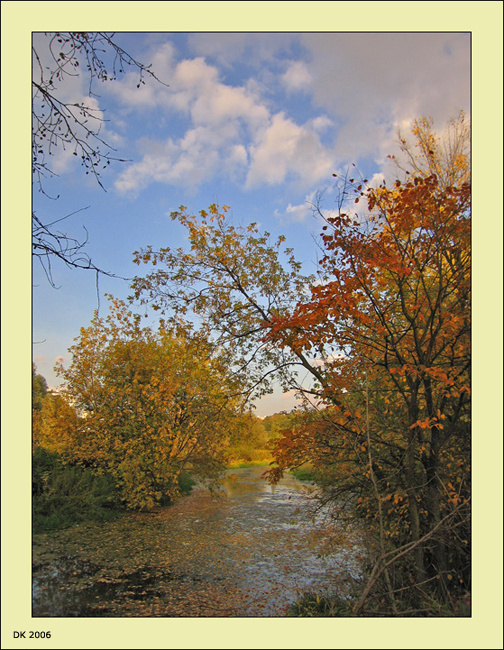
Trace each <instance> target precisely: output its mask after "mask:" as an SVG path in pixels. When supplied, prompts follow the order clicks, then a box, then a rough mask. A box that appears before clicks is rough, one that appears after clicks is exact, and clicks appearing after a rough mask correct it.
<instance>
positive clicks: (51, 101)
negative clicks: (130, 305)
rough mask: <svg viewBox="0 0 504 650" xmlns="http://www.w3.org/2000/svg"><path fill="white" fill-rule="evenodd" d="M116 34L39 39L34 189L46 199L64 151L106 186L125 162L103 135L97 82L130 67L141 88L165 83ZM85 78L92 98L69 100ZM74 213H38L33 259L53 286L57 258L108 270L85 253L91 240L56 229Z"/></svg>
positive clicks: (34, 45)
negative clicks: (110, 173) (108, 174)
mask: <svg viewBox="0 0 504 650" xmlns="http://www.w3.org/2000/svg"><path fill="white" fill-rule="evenodd" d="M114 36H115V35H114V34H113V33H107V32H55V33H45V34H34V36H33V42H32V53H33V74H32V95H33V96H32V172H33V181H34V185H35V186H36V187H37V189H38V191H39V192H41V193H42V194H44V195H45V196H48V195H47V192H46V189H45V181H46V180H47V178H52V177H55V176H57V174H56V173H55V172H54V170H53V168H52V166H51V159H52V158H53V157H54V155H55V154H56V153H58V152H60V153H61V152H62V151H67V150H69V151H71V152H72V154H73V155H74V156H75V157H76V158H77V159H78V160H79V161H80V163H81V165H82V166H83V167H84V169H85V174H90V175H92V176H93V177H94V179H95V180H96V182H97V183H98V184H99V186H100V187H102V188H103V184H102V181H101V174H102V171H103V170H104V169H105V168H106V167H107V166H108V165H109V164H110V163H111V162H113V161H122V160H123V159H122V158H120V157H119V156H118V155H117V153H116V151H115V149H114V148H113V147H112V146H111V144H110V143H109V142H107V141H106V140H105V139H104V137H103V136H102V134H101V130H102V127H103V124H104V118H103V114H102V112H101V110H100V109H99V108H98V104H97V102H96V97H97V95H96V94H95V85H96V82H107V81H113V80H115V79H117V78H118V76H119V75H121V74H123V73H124V72H125V70H126V69H127V68H132V69H135V70H137V71H138V75H139V76H138V87H139V86H140V85H141V84H144V83H145V78H146V77H150V78H153V79H156V80H157V81H159V80H158V79H157V77H156V76H155V74H154V73H153V72H152V70H150V66H146V65H144V64H143V63H141V62H139V61H137V60H135V59H134V58H133V57H132V56H131V55H130V54H128V53H127V52H126V51H125V50H124V49H122V48H121V47H120V46H119V45H118V44H117V43H116V42H115V40H114ZM81 75H82V76H83V77H85V78H86V80H87V82H88V90H87V93H88V95H87V97H86V98H82V99H80V98H79V97H76V98H74V99H72V100H69V99H68V98H67V94H66V92H65V84H68V81H69V80H71V79H72V78H73V79H75V78H77V77H80V76H81ZM103 189H104V188H103ZM51 198H57V197H51ZM79 211H80V210H78V212H79ZM73 214H75V212H74V213H72V215H73ZM72 215H67V216H65V217H63V218H58V219H53V220H52V221H50V222H47V221H42V220H41V219H40V218H39V217H38V216H37V215H36V213H35V212H33V213H32V231H33V232H32V250H33V256H34V257H36V258H37V259H38V260H39V261H40V263H41V264H42V266H43V268H44V271H45V273H46V276H47V278H48V280H49V282H50V283H51V284H53V278H52V267H51V263H52V261H53V260H54V259H59V260H61V261H63V262H64V263H65V264H66V265H67V266H69V267H73V268H82V269H91V270H93V271H95V272H97V273H98V272H101V273H103V272H104V271H103V270H101V269H99V268H98V267H97V266H95V264H94V263H93V262H92V260H91V258H90V257H89V256H88V255H87V253H86V252H85V250H84V248H85V244H86V239H84V241H78V240H76V239H74V238H72V237H69V236H68V235H67V234H66V233H65V232H62V231H60V230H59V227H60V226H57V225H56V224H60V223H61V222H62V221H63V220H64V219H67V218H69V217H70V216H72ZM86 238H87V233H86ZM107 274H108V275H112V274H110V273H107Z"/></svg>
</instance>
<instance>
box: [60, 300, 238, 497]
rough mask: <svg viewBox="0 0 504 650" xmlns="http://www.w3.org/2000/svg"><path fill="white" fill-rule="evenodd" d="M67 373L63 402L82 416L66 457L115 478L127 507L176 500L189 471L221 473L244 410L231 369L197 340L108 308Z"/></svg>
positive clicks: (119, 306) (118, 307) (85, 332)
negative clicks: (236, 416) (237, 419)
mask: <svg viewBox="0 0 504 650" xmlns="http://www.w3.org/2000/svg"><path fill="white" fill-rule="evenodd" d="M70 352H71V354H72V363H71V365H70V366H69V368H68V369H66V370H65V369H64V368H63V367H62V366H61V364H60V365H58V366H57V372H58V373H59V374H60V375H61V376H62V377H63V378H64V380H65V382H66V386H67V394H68V395H69V396H70V397H71V398H72V399H73V400H74V402H75V405H76V408H77V409H79V410H81V411H82V412H83V417H82V418H81V419H80V421H79V424H78V426H77V427H76V429H75V432H74V436H73V439H72V441H71V445H69V446H68V448H67V450H66V454H67V457H68V458H70V459H71V460H73V461H74V462H75V461H77V462H80V463H81V464H84V465H87V466H91V467H94V468H96V469H97V470H98V471H102V472H105V473H107V474H110V475H112V476H114V477H115V479H116V481H117V483H118V485H119V487H120V489H121V493H122V498H123V501H124V503H125V504H126V505H127V506H128V507H132V508H149V507H152V506H153V505H155V504H156V503H159V502H160V501H161V500H162V499H163V498H166V497H173V496H175V495H176V494H178V484H177V479H178V476H179V475H180V473H181V472H182V471H183V470H186V469H190V470H191V471H192V472H195V473H197V474H199V475H201V476H202V477H206V478H209V479H212V478H215V477H216V476H217V475H218V473H219V472H220V471H221V469H222V467H223V464H224V460H225V455H226V448H227V440H228V437H229V435H230V430H231V428H232V425H233V417H234V414H235V412H236V411H237V410H239V407H240V404H239V402H238V401H237V400H236V399H233V398H231V397H229V394H230V393H233V392H236V386H235V385H234V384H233V383H232V382H230V381H229V379H228V378H227V376H226V364H225V359H223V358H222V356H220V355H219V354H212V353H211V350H210V347H209V346H208V344H207V343H206V342H205V341H204V340H203V339H202V338H201V337H198V336H188V335H186V336H183V335H182V333H181V332H179V333H178V334H177V335H175V334H174V333H172V332H171V331H169V330H168V329H166V328H165V327H164V324H163V323H161V324H160V326H159V329H158V330H157V331H152V330H151V329H150V328H148V327H141V325H140V319H139V317H136V316H134V315H133V314H132V313H131V312H129V311H128V310H127V309H126V307H125V305H124V304H123V303H121V302H120V301H117V300H112V305H111V313H110V315H109V316H108V317H107V318H106V319H104V318H100V317H99V316H98V315H97V314H96V315H95V318H94V319H93V321H92V323H91V325H90V326H89V327H87V328H82V329H81V333H80V336H79V337H78V338H77V340H76V343H75V345H74V346H72V347H71V348H70Z"/></svg>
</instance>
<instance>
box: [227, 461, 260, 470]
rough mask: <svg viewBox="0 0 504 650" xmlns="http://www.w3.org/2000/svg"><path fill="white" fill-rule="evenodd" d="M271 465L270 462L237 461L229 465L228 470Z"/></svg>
mask: <svg viewBox="0 0 504 650" xmlns="http://www.w3.org/2000/svg"><path fill="white" fill-rule="evenodd" d="M269 464H270V461H269V460H249V461H242V460H235V461H232V462H231V463H229V465H228V469H245V468H247V467H267V466H268V465H269Z"/></svg>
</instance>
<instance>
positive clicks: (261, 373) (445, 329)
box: [132, 114, 471, 613]
mask: <svg viewBox="0 0 504 650" xmlns="http://www.w3.org/2000/svg"><path fill="white" fill-rule="evenodd" d="M446 134H447V135H446V136H444V137H441V136H438V135H437V134H436V133H435V131H434V128H433V125H432V123H431V122H430V121H429V120H427V121H425V120H418V121H416V122H415V123H414V126H413V130H412V136H413V140H412V142H410V141H408V140H406V139H405V138H401V141H400V146H401V148H402V155H401V156H400V157H398V158H397V159H395V162H396V165H397V167H396V178H395V179H394V180H392V182H390V181H389V182H388V183H387V182H385V181H384V182H383V183H382V184H381V185H380V186H378V187H376V186H370V184H369V183H368V181H367V180H366V179H364V178H361V179H357V178H349V177H348V176H347V177H345V178H344V179H342V185H339V186H338V187H339V190H340V196H339V200H338V203H337V209H336V211H333V212H332V213H327V212H326V211H324V210H323V209H322V207H321V206H320V205H318V206H317V209H318V212H319V215H320V216H321V217H322V218H323V219H324V220H325V225H324V228H323V234H322V238H321V247H322V251H323V257H322V259H321V260H320V273H319V276H318V282H314V278H307V277H303V276H302V275H301V273H300V266H299V264H298V263H297V262H296V260H295V259H294V257H293V255H292V251H290V252H289V253H288V255H287V258H282V256H281V245H282V244H283V241H282V240H283V238H281V240H279V241H278V242H277V243H276V245H271V244H269V243H268V238H267V237H266V235H264V236H261V235H259V233H258V231H257V227H256V226H255V225H253V224H252V225H251V226H250V227H249V229H248V230H246V229H238V228H235V227H234V226H233V225H232V224H230V223H229V222H227V220H226V214H225V212H226V209H222V210H221V209H219V208H218V206H211V208H210V209H209V211H208V213H207V212H205V211H203V212H201V213H200V215H199V216H193V215H189V214H188V212H187V210H186V209H185V208H181V209H180V210H179V211H178V212H176V213H174V214H173V215H172V216H173V218H174V219H178V220H179V221H180V222H181V223H182V225H184V226H185V227H186V228H187V231H188V239H189V244H190V249H189V250H182V249H181V250H178V251H171V250H170V249H169V248H166V249H160V250H157V251H155V250H153V249H152V248H147V249H145V250H143V251H139V252H137V253H136V257H135V261H136V262H137V263H138V264H140V263H147V264H152V265H153V267H154V268H153V269H152V271H151V272H150V273H148V274H147V275H146V276H144V277H138V278H136V279H135V281H134V283H133V296H132V298H134V299H138V300H140V302H141V303H143V304H150V305H152V306H153V308H154V309H161V310H163V311H165V312H167V313H169V314H170V315H171V318H172V319H173V321H174V322H177V320H180V319H182V320H183V319H186V318H188V317H189V315H190V314H192V315H193V316H194V315H195V316H196V317H197V318H198V319H199V320H198V322H199V323H201V327H202V329H203V330H204V331H205V332H206V333H207V334H208V335H209V336H210V335H211V336H212V337H213V341H214V342H215V345H216V346H220V347H221V348H222V349H224V350H226V353H227V355H228V358H229V362H230V367H231V368H232V369H233V371H234V372H235V373H236V376H240V375H241V374H242V375H243V373H245V374H246V375H248V379H249V386H251V394H253V392H252V387H255V386H262V385H263V381H264V380H265V379H266V380H267V379H268V378H270V377H271V376H272V373H274V372H279V373H280V376H281V378H282V380H283V381H284V386H285V387H292V386H297V387H298V388H299V389H301V390H304V391H305V392H306V393H307V394H310V395H311V396H314V397H317V398H318V400H319V409H320V412H319V413H318V414H313V413H312V414H310V415H309V417H308V418H307V419H305V421H304V422H303V421H301V423H300V424H299V425H298V424H296V423H295V425H294V426H293V427H291V428H290V431H286V432H285V434H284V436H283V438H281V439H280V440H278V442H277V447H276V452H275V453H276V460H277V465H276V467H273V468H272V470H271V472H270V479H271V480H273V481H275V480H277V479H278V478H280V476H281V475H282V472H283V471H284V470H285V469H288V468H289V467H293V466H297V465H300V464H301V463H303V462H305V461H306V460H311V461H312V462H313V463H314V465H315V466H317V467H318V468H320V469H322V470H323V473H324V480H325V486H324V487H325V491H324V495H325V497H328V498H329V499H331V498H333V500H334V499H337V500H338V499H341V498H342V497H343V496H345V498H346V499H347V504H348V508H349V509H350V510H351V512H352V513H353V514H354V515H357V516H360V517H361V519H362V520H364V521H367V522H368V530H369V531H370V532H372V533H374V532H376V533H377V544H376V548H377V556H376V557H377V562H376V564H375V566H374V567H373V570H372V571H371V574H370V576H369V583H368V586H367V587H366V588H365V589H364V591H363V594H362V598H361V600H360V601H359V603H358V605H357V607H356V611H361V609H362V607H363V604H364V602H365V600H366V598H367V597H368V596H369V594H370V593H371V592H372V591H373V589H374V587H375V586H376V584H377V583H378V580H380V585H382V584H383V586H384V589H385V593H386V595H387V598H388V601H389V603H390V607H391V608H392V611H393V612H394V613H397V612H398V611H399V610H400V606H399V605H398V602H397V601H398V600H400V598H398V596H397V595H398V594H402V596H403V600H404V595H405V594H406V591H407V589H408V588H409V587H411V586H414V589H413V596H412V597H411V599H409V600H408V599H406V600H407V601H408V606H412V607H413V608H415V607H418V603H419V600H421V599H422V597H423V596H422V594H423V593H424V590H425V589H427V590H429V589H430V587H432V585H433V584H434V585H436V587H435V588H434V589H432V590H431V593H432V594H434V596H435V598H439V599H441V600H446V599H447V597H448V594H449V590H450V589H451V587H452V585H453V583H454V582H457V584H458V586H459V588H460V589H469V586H470V563H469V549H470V520H469V503H470V406H471V402H470V361H471V357H470V327H471V316H470V300H471V283H470V268H471V267H470V254H471V239H470V236H471V231H470V214H471V209H470V182H469V181H470V163H469V151H468V144H469V137H468V134H469V123H468V121H467V120H466V118H465V116H464V115H463V114H461V115H460V116H459V118H457V119H456V120H454V121H453V122H452V123H451V124H449V125H448V128H447V131H446ZM393 160H394V159H393ZM296 368H303V370H305V371H307V372H308V373H309V374H310V375H311V377H312V378H313V382H314V383H312V384H311V385H309V386H308V385H306V384H305V385H304V386H302V385H301V386H300V385H299V384H298V383H297V381H296V378H295V377H293V376H292V374H291V373H292V371H295V370H296ZM399 566H400V567H401V568H400V569H399V568H398V567H399ZM396 569H397V570H396ZM382 578H383V580H384V583H382V582H381V579H382ZM406 609H407V607H406ZM403 611H404V608H403ZM412 611H413V610H412Z"/></svg>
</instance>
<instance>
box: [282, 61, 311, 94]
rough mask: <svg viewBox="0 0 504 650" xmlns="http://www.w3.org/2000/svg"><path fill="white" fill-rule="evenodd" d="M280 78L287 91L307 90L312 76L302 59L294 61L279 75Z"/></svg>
mask: <svg viewBox="0 0 504 650" xmlns="http://www.w3.org/2000/svg"><path fill="white" fill-rule="evenodd" d="M281 80H282V82H283V84H284V85H285V87H286V88H287V90H289V91H293V92H295V91H301V92H308V91H309V90H310V85H311V81H312V78H311V75H310V73H309V72H308V68H307V66H306V64H305V63H304V62H303V61H294V62H293V63H291V64H290V65H289V67H288V68H287V71H286V72H285V73H284V74H283V75H282V76H281Z"/></svg>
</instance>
